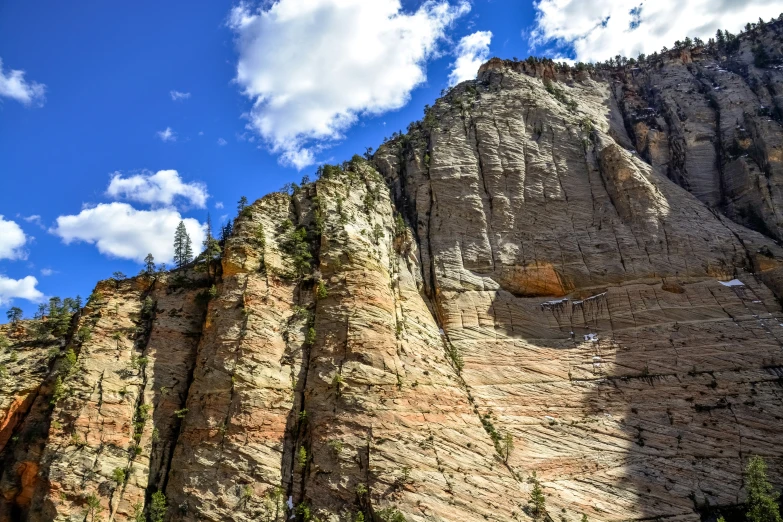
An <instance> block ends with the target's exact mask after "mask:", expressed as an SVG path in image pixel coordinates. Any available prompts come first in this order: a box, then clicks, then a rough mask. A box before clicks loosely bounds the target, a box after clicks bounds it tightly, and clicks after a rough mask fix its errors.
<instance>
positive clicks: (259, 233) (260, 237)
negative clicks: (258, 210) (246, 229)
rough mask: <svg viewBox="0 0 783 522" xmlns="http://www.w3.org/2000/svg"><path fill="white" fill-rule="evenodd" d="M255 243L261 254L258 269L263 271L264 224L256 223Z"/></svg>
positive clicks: (264, 270) (264, 248) (264, 261)
mask: <svg viewBox="0 0 783 522" xmlns="http://www.w3.org/2000/svg"><path fill="white" fill-rule="evenodd" d="M256 244H257V245H258V250H259V251H260V254H261V256H260V260H259V267H258V269H259V271H260V272H262V273H263V272H266V257H265V255H266V234H265V233H264V225H258V228H257V229H256Z"/></svg>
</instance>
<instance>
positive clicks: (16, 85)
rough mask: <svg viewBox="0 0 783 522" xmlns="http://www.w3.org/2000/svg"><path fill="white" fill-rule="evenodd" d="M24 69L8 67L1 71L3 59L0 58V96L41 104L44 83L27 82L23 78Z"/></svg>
mask: <svg viewBox="0 0 783 522" xmlns="http://www.w3.org/2000/svg"><path fill="white" fill-rule="evenodd" d="M24 74H25V73H24V71H18V70H15V69H10V70H9V71H8V74H6V73H5V72H3V60H2V59H0V96H5V97H7V98H11V99H14V100H16V101H18V102H21V103H23V104H24V105H33V104H34V105H37V106H39V107H41V106H43V104H44V101H46V100H45V97H44V94H45V93H46V85H44V84H42V83H37V82H28V81H26V80H25V79H24Z"/></svg>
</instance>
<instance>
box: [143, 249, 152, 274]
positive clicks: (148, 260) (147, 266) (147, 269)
mask: <svg viewBox="0 0 783 522" xmlns="http://www.w3.org/2000/svg"><path fill="white" fill-rule="evenodd" d="M143 272H144V274H146V275H148V276H151V275H152V274H154V273H155V258H154V257H152V254H151V253H150V254H147V257H145V258H144V270H143Z"/></svg>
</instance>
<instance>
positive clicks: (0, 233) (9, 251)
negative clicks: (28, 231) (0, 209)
mask: <svg viewBox="0 0 783 522" xmlns="http://www.w3.org/2000/svg"><path fill="white" fill-rule="evenodd" d="M25 243H27V236H25V234H24V231H22V227H20V226H19V225H17V224H16V222H15V221H6V220H5V219H3V216H2V215H0V259H26V258H27V252H25V251H24V250H22V247H23V246H24V245H25Z"/></svg>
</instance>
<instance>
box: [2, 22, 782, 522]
mask: <svg viewBox="0 0 783 522" xmlns="http://www.w3.org/2000/svg"><path fill="white" fill-rule="evenodd" d="M781 34H783V24H781V23H776V24H770V25H768V26H767V27H765V28H764V30H759V31H756V32H755V33H751V34H749V35H745V36H744V37H743V38H742V39H741V40H740V42H739V43H740V44H739V46H738V48H737V49H735V50H732V51H730V52H726V53H722V51H721V49H712V50H710V49H706V48H695V49H690V50H688V49H685V50H682V51H678V52H676V53H670V54H669V55H666V56H663V57H658V58H657V59H656V60H650V61H648V62H646V63H644V64H642V65H639V66H631V65H626V66H623V67H617V68H611V69H606V68H604V69H597V70H596V69H593V70H577V69H564V68H562V67H561V68H558V67H554V66H552V65H551V64H545V63H543V64H542V63H540V62H532V63H531V62H511V61H501V60H496V59H495V60H492V61H490V62H489V63H487V64H486V65H485V66H483V67H482V69H481V70H480V72H479V77H478V79H477V80H476V81H475V82H466V83H463V84H461V85H459V86H457V87H455V88H453V89H451V90H450V91H449V93H448V94H446V95H445V96H444V97H443V98H441V99H440V100H438V101H437V103H436V104H435V105H434V106H433V107H432V108H430V109H429V110H428V111H427V113H426V117H425V118H424V120H423V121H422V122H418V123H416V124H413V125H411V127H410V128H409V129H408V133H407V134H404V135H401V136H395V137H394V138H393V139H392V140H391V141H389V142H387V143H385V144H383V145H382V146H381V147H380V148H379V150H378V151H377V152H376V153H375V155H374V156H373V157H372V158H370V159H369V160H364V159H362V158H359V157H355V158H354V159H353V160H352V161H350V162H347V163H346V164H344V165H343V166H341V167H326V168H324V169H323V170H322V171H321V175H320V177H319V179H318V180H317V181H316V182H314V183H310V184H307V185H305V186H303V187H297V188H296V190H294V191H293V194H287V193H274V194H270V195H268V196H266V197H264V198H262V199H260V200H258V201H256V202H255V203H254V204H253V205H251V206H250V207H248V208H246V209H245V210H244V211H243V212H242V213H241V214H240V216H238V218H237V220H236V224H235V228H234V233H233V235H232V236H231V237H230V238H229V239H228V240H227V241H226V242H225V244H224V245H223V253H222V259H221V262H220V263H219V264H208V263H206V262H204V261H203V260H201V261H199V260H197V261H196V262H195V264H193V265H191V266H189V267H187V268H186V269H183V270H179V271H175V272H172V273H168V274H149V275H143V276H139V277H136V278H131V279H127V280H119V281H104V282H101V283H99V284H98V286H97V287H96V290H95V292H94V293H93V295H92V296H91V298H90V300H89V302H88V303H87V305H86V306H85V307H84V308H83V309H82V310H81V311H80V312H78V313H77V314H75V315H74V317H73V318H72V321H71V325H70V329H69V331H68V333H67V334H66V335H65V336H61V337H54V336H43V337H42V336H40V335H39V336H33V335H32V334H31V333H30V325H29V324H27V323H22V324H19V325H15V326H4V327H2V332H1V333H2V335H3V337H2V338H3V339H7V340H8V342H7V343H6V344H8V346H4V347H2V348H0V350H1V351H0V364H2V365H3V366H2V368H3V369H4V372H3V373H2V374H0V383H2V387H0V472H1V475H0V520H2V521H11V520H31V521H33V520H34V521H39V520H60V521H66V520H70V521H77V520H78V521H83V520H98V519H103V520H117V521H123V520H135V521H139V520H146V519H149V520H156V521H157V520H215V521H217V520H238V521H239V520H266V521H283V520H288V519H289V518H290V517H295V518H297V519H298V520H321V521H335V522H336V521H358V520H367V521H369V520H375V521H387V522H391V521H397V522H398V521H401V520H403V519H404V520H409V521H457V520H459V521H482V520H497V521H508V520H529V519H530V510H529V507H528V503H527V501H528V498H529V497H530V491H531V488H532V484H531V481H530V480H529V479H531V477H532V476H533V474H534V473H535V476H536V477H537V478H538V479H539V480H540V481H541V484H542V486H543V489H544V493H545V498H546V504H547V511H548V513H549V517H550V518H551V519H552V520H558V519H562V520H573V521H576V520H580V519H581V516H582V514H587V515H588V517H589V518H590V519H591V520H629V519H632V520H641V519H650V518H661V519H663V518H666V519H671V520H693V521H696V520H699V519H700V516H701V515H702V514H706V513H708V512H711V511H710V510H711V509H713V508H714V507H715V506H718V507H721V506H722V507H731V506H735V505H737V504H740V503H742V502H743V501H744V495H745V492H744V490H743V482H742V469H743V467H744V465H745V464H746V462H747V459H748V458H749V457H750V456H752V455H761V456H763V457H764V458H765V459H766V460H767V462H768V464H769V465H770V471H771V479H772V480H773V482H774V483H776V484H777V485H778V486H779V485H780V484H781V483H783V476H781V471H782V470H783V468H782V466H783V430H782V429H781V417H783V403H781V394H782V393H783V388H781V382H782V381H781V378H783V366H781V364H783V362H781V361H782V359H783V357H782V354H781V347H782V346H783V344H782V342H783V311H782V310H781V305H780V302H781V301H780V299H781V297H783V249H781V248H780V247H779V246H778V244H777V243H776V240H780V239H783V237H781V234H783V232H781V230H783V228H782V227H783V222H781V219H780V213H781V212H783V208H782V207H781V204H782V203H783V202H782V201H781V199H780V198H781V194H780V191H779V189H778V188H777V187H778V184H779V183H780V180H781V179H783V178H781V176H783V148H781V147H783V129H781V115H783V90H781V89H783V69H780V66H779V65H775V64H777V63H781V62H780V59H781V57H782V56H783V55H782V53H781ZM758 45H763V46H764V48H765V49H767V52H768V55H769V56H770V57H771V60H772V61H771V62H769V63H767V64H766V65H767V66H766V67H763V68H761V67H756V66H755V65H754V63H753V52H752V48H753V47H754V46H758ZM164 503H165V513H164V511H163V509H164Z"/></svg>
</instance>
